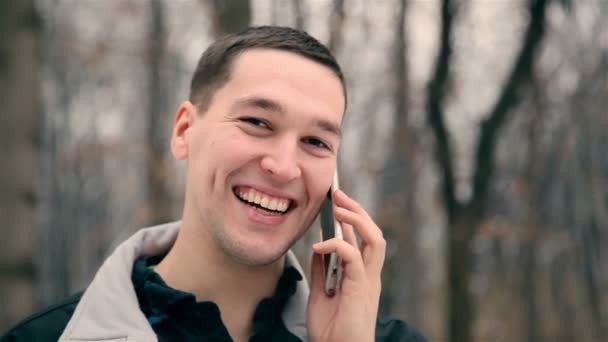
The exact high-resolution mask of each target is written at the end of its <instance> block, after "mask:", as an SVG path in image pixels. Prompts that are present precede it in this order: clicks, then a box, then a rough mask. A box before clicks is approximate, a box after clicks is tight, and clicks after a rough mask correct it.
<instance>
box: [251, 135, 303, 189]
mask: <svg viewBox="0 0 608 342" xmlns="http://www.w3.org/2000/svg"><path fill="white" fill-rule="evenodd" d="M261 166H262V169H263V170H264V171H266V172H267V173H269V174H270V175H271V176H272V177H273V178H274V179H276V180H278V181H281V182H289V181H292V180H294V179H296V178H298V177H300V176H301V175H302V170H301V169H300V165H299V162H298V146H297V143H293V142H281V143H278V144H277V145H276V146H272V147H271V149H270V151H269V152H268V153H267V154H266V155H265V156H264V158H262V161H261Z"/></svg>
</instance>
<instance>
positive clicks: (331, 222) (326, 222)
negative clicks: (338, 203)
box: [320, 171, 344, 297]
mask: <svg viewBox="0 0 608 342" xmlns="http://www.w3.org/2000/svg"><path fill="white" fill-rule="evenodd" d="M338 189H339V186H338V172H337V171H336V173H334V179H333V182H332V184H331V189H330V190H329V192H328V193H327V196H326V198H325V200H324V201H323V204H322V205H321V213H320V215H321V235H322V239H323V240H324V241H325V240H329V239H331V238H334V237H335V238H338V239H343V238H344V237H343V235H342V225H341V224H340V222H338V220H336V218H335V217H334V208H333V206H334V205H333V200H332V195H333V193H334V191H336V190H338ZM323 259H324V264H325V293H326V294H327V295H328V296H330V297H331V296H333V295H335V294H336V290H337V289H338V288H340V284H341V282H342V272H343V267H342V260H340V257H339V256H338V255H337V254H336V253H335V252H334V253H331V254H325V255H323Z"/></svg>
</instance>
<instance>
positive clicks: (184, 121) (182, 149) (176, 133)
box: [171, 101, 198, 160]
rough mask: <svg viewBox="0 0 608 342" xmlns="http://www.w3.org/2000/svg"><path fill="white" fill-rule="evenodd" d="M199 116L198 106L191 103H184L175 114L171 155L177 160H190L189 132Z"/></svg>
mask: <svg viewBox="0 0 608 342" xmlns="http://www.w3.org/2000/svg"><path fill="white" fill-rule="evenodd" d="M196 115H198V112H197V109H196V106H194V105H193V104H192V102H190V101H184V102H183V103H182V104H181V105H180V106H179V108H178V109H177V111H176V112H175V122H174V124H173V133H172V134H171V153H173V156H174V157H175V159H178V160H185V159H188V148H189V146H188V144H189V143H190V141H189V140H188V132H189V130H190V128H191V127H192V124H193V123H194V120H195V119H196Z"/></svg>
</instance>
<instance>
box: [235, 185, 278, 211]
mask: <svg viewBox="0 0 608 342" xmlns="http://www.w3.org/2000/svg"><path fill="white" fill-rule="evenodd" d="M239 197H240V198H241V199H243V200H245V201H247V202H249V203H255V204H257V205H259V206H260V207H262V208H265V209H268V210H273V211H280V212H285V211H286V210H287V208H288V207H289V200H287V199H282V198H276V197H272V196H268V195H266V194H263V193H261V192H259V191H256V190H254V189H247V190H240V191H239Z"/></svg>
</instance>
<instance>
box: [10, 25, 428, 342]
mask: <svg viewBox="0 0 608 342" xmlns="http://www.w3.org/2000/svg"><path fill="white" fill-rule="evenodd" d="M345 89H346V87H345V85H344V79H343V76H342V72H341V70H340V67H339V66H338V64H337V63H336V61H335V59H334V58H333V56H332V55H331V54H330V52H329V51H328V50H327V48H325V47H324V46H323V45H321V44H320V43H319V42H318V41H316V40H315V39H314V38H312V37H310V36H308V35H307V34H306V33H304V32H301V31H297V30H294V29H290V28H282V27H269V26H265V27H257V28H250V29H248V30H245V31H243V32H241V33H239V34H236V35H231V36H227V37H225V38H222V39H220V40H219V41H217V42H215V43H214V44H212V45H211V46H210V47H209V48H208V49H207V50H206V51H205V53H204V54H203V56H202V57H201V59H200V61H199V64H198V66H197V68H196V71H195V74H194V77H193V79H192V84H191V92H190V99H189V101H185V102H184V103H182V104H181V105H180V106H179V108H178V109H177V112H176V114H175V122H174V126H173V133H172V137H171V151H172V153H173V155H174V156H175V158H177V159H179V160H186V161H187V171H186V172H187V174H186V189H185V202H184V210H183V216H182V220H181V221H180V222H176V223H172V224H167V225H163V226H157V227H152V228H148V229H143V230H141V231H139V232H138V233H137V234H135V235H134V236H133V237H131V238H130V239H128V240H127V241H126V242H124V243H123V244H122V245H120V246H119V247H118V248H117V249H116V250H115V251H114V252H113V253H112V255H111V256H110V257H109V258H108V259H107V260H106V262H105V263H104V265H103V266H102V267H101V268H100V270H99V272H98V273H97V275H96V276H95V279H94V280H93V282H92V283H91V284H90V286H89V287H88V288H87V290H86V291H85V292H84V294H82V296H76V297H75V298H73V299H71V300H70V301H68V302H66V303H64V304H62V305H60V306H58V307H55V308H52V309H51V310H48V311H45V312H43V313H41V314H38V315H36V316H33V317H32V318H30V319H28V320H26V321H25V322H23V323H21V324H20V325H18V326H17V327H16V328H15V329H13V330H12V331H10V332H9V333H8V334H7V335H5V336H4V337H3V338H2V341H47V340H48V341H50V340H57V339H59V340H60V341H85V340H86V341H156V340H159V341H194V340H197V341H200V340H205V341H230V340H236V341H247V340H249V341H299V340H311V341H373V340H374V339H378V340H382V339H390V340H391V341H394V340H403V341H416V340H421V339H422V338H421V337H420V336H419V335H417V334H416V333H415V332H413V331H412V330H410V329H409V328H408V327H407V326H406V325H405V324H404V323H403V322H399V321H388V322H384V323H378V324H377V323H376V322H377V311H378V301H379V297H380V289H381V284H380V273H381V269H382V264H383V261H384V254H385V241H384V239H383V237H382V232H381V231H380V229H379V228H378V226H377V225H376V224H375V223H374V222H373V221H372V219H371V218H370V217H369V216H368V214H367V213H366V212H365V210H364V209H363V208H362V207H361V206H360V205H359V204H358V203H357V202H356V201H354V200H353V199H351V198H349V197H348V196H347V195H346V194H344V193H343V192H341V191H337V192H336V193H334V194H333V198H334V203H335V208H334V213H335V216H336V218H337V219H338V220H340V221H341V222H342V223H343V225H344V230H345V231H344V234H345V238H344V240H339V239H331V240H327V241H324V242H319V243H317V244H315V245H313V247H312V248H313V251H314V254H313V255H314V256H313V261H312V270H311V272H312V273H311V279H312V281H311V286H310V289H309V288H308V285H307V284H306V281H305V280H304V279H303V277H302V274H303V271H302V270H301V269H300V266H299V264H298V262H297V260H295V257H294V256H293V254H292V253H291V252H289V248H290V247H291V246H292V245H293V244H294V243H295V242H296V240H298V238H300V237H301V236H302V234H304V233H305V232H306V231H307V230H308V228H309V227H310V225H311V224H312V222H313V220H314V219H315V217H316V215H317V213H318V211H319V208H320V206H321V203H322V201H323V199H324V197H325V196H326V194H327V191H328V189H329V188H330V185H331V182H332V178H333V174H334V171H335V168H336V156H337V151H338V147H339V144H340V127H341V123H342V119H343V116H344V111H345V106H346V91H345ZM353 227H354V228H353ZM355 231H356V232H357V233H358V235H359V236H360V237H361V241H362V243H361V248H359V247H358V245H357V240H356V237H355ZM331 252H336V253H337V254H338V255H339V256H340V257H341V258H342V260H343V264H344V276H343V281H342V285H341V288H340V289H339V291H338V292H337V293H336V294H335V295H334V296H332V297H329V296H327V295H326V294H325V292H324V277H325V275H324V274H323V265H322V262H321V258H322V255H323V254H328V253H331Z"/></svg>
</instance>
